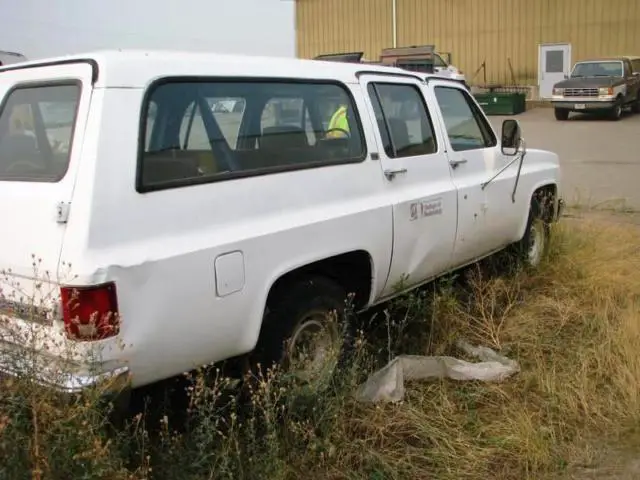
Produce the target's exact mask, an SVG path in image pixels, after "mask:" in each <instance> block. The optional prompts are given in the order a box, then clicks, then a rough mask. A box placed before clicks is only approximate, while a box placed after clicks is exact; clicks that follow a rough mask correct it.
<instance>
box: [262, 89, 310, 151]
mask: <svg viewBox="0 0 640 480" xmlns="http://www.w3.org/2000/svg"><path fill="white" fill-rule="evenodd" d="M286 126H292V127H295V128H299V129H302V130H304V132H305V133H306V135H307V141H308V142H309V145H315V144H316V140H317V139H316V132H314V131H313V125H312V124H311V119H310V117H309V109H308V108H307V106H306V105H305V103H304V99H302V98H296V97H294V98H289V97H274V98H271V99H269V101H268V102H267V103H266V105H265V107H264V110H263V111H262V117H261V119H260V131H261V132H264V131H265V129H267V131H268V129H270V128H273V127H275V128H281V127H286Z"/></svg>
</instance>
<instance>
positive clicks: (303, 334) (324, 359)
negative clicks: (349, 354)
mask: <svg viewBox="0 0 640 480" xmlns="http://www.w3.org/2000/svg"><path fill="white" fill-rule="evenodd" d="M332 320H333V319H332V318H331V317H330V316H329V315H327V313H326V312H313V313H310V314H309V315H307V316H306V317H305V318H303V319H302V321H301V322H300V323H299V324H298V326H297V327H296V329H295V330H294V332H293V335H292V336H291V339H290V340H289V345H288V348H287V370H288V373H290V374H292V375H293V376H295V377H296V378H298V379H299V380H302V381H303V382H306V383H315V382H318V381H320V380H322V379H323V378H327V377H328V376H330V375H331V373H332V372H333V370H334V369H335V368H336V365H337V363H338V355H339V352H340V348H339V344H338V342H339V335H338V333H337V331H336V328H335V326H334V325H335V322H333V321H332Z"/></svg>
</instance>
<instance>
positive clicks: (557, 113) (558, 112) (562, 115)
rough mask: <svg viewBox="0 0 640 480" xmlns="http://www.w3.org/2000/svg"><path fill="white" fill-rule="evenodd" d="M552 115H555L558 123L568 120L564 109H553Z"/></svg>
mask: <svg viewBox="0 0 640 480" xmlns="http://www.w3.org/2000/svg"><path fill="white" fill-rule="evenodd" d="M553 114H554V115H555V117H556V120H559V121H564V120H568V119H569V110H566V109H564V108H556V109H554V111H553Z"/></svg>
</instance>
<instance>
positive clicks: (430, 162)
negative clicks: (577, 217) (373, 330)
mask: <svg viewBox="0 0 640 480" xmlns="http://www.w3.org/2000/svg"><path fill="white" fill-rule="evenodd" d="M0 100H1V105H0V213H1V217H2V228H3V234H2V236H1V237H0V270H1V271H2V279H1V282H2V284H1V288H2V292H1V294H0V316H1V317H2V325H1V327H2V328H1V329H0V330H1V331H2V332H3V333H2V336H1V337H0V354H1V356H0V360H1V361H0V371H2V372H4V374H5V375H18V374H19V372H20V358H22V357H21V356H20V353H25V352H27V351H28V352H31V353H33V354H34V357H33V358H35V361H36V363H37V365H38V367H37V368H35V369H32V374H33V375H34V377H35V378H36V380H37V381H38V382H41V383H42V384H45V385H48V386H52V387H55V388H57V389H59V390H61V391H64V392H78V391H82V390H83V389H84V388H87V387H89V386H92V385H94V384H96V383H97V382H100V381H101V380H104V379H107V378H111V379H114V378H125V377H126V378H127V381H128V382H129V385H130V386H132V387H134V388H135V387H139V386H143V385H146V384H150V383H153V382H156V381H158V380H161V379H166V378H170V377H172V376H175V375H178V374H181V373H182V372H185V371H188V370H190V369H193V368H196V367H199V366H202V365H207V364H211V363H212V362H217V361H220V360H223V359H228V358H231V357H239V356H240V357H242V356H243V355H245V354H249V353H250V352H253V354H256V352H258V353H257V354H256V355H258V357H259V359H260V360H261V361H262V362H263V363H264V362H265V361H272V360H273V361H281V362H284V363H287V362H289V361H290V360H291V359H293V358H294V357H295V355H297V352H298V350H296V349H297V348H298V347H299V346H303V345H304V346H307V347H309V348H313V346H314V345H318V347H317V349H318V352H320V353H318V355H321V350H322V348H321V345H326V344H327V342H329V344H330V345H334V346H338V347H339V349H342V348H343V347H344V345H343V343H344V341H343V338H344V337H343V336H341V335H340V333H339V329H338V328H339V322H337V323H336V322H331V321H329V320H328V318H330V317H331V316H330V315H329V313H331V312H334V313H335V312H337V313H338V320H340V319H342V318H343V312H344V309H345V300H346V299H347V297H349V298H350V299H351V301H352V302H353V304H354V306H355V308H356V309H357V310H364V309H366V308H368V307H371V306H373V305H375V304H379V303H380V302H383V301H386V300H388V299H390V298H392V297H394V296H396V295H399V294H401V293H402V292H405V291H407V290H410V289H412V288H415V287H417V286H419V285H421V284H424V283H425V282H428V281H431V280H433V279H435V278H437V277H439V276H441V275H443V274H445V273H448V272H451V271H453V270H456V269H458V268H461V267H463V266H465V265H468V264H471V263H473V262H476V261H477V260H479V259H481V258H483V257H486V256H488V255H491V254H493V253H495V252H498V251H500V250H503V249H505V248H507V247H509V248H512V247H516V248H515V250H517V251H518V252H520V254H521V255H522V259H524V260H525V261H526V262H528V263H529V264H531V265H534V266H535V265H537V264H538V262H539V261H540V258H541V254H542V253H543V251H544V247H545V245H546V242H547V234H548V227H549V225H550V224H551V223H552V222H554V221H556V220H557V219H558V217H559V210H560V207H561V205H562V204H561V201H560V200H559V188H560V168H559V162H558V156H557V155H555V154H554V153H550V152H547V151H542V150H535V149H531V148H529V149H527V148H526V146H525V144H524V142H523V141H522V139H521V137H520V127H519V125H518V123H517V121H516V120H511V119H509V120H505V122H504V124H503V128H502V132H501V135H500V136H498V135H496V133H495V132H494V130H493V129H492V127H491V125H490V123H489V122H488V121H487V118H486V117H485V115H484V114H483V112H482V110H481V109H480V107H479V106H478V104H477V103H476V102H475V101H474V99H473V97H472V96H471V95H470V94H469V93H468V91H467V90H466V89H465V88H464V86H463V85H461V84H460V83H459V82H455V81H452V80H446V79H442V78H437V77H429V76H427V77H425V76H424V75H423V74H416V73H412V72H409V71H406V70H402V69H399V68H394V67H384V66H373V65H362V64H349V63H333V62H323V61H313V60H298V59H281V58H262V57H245V56H236V55H233V56H232V55H218V54H204V53H186V52H169V51H152V52H141V51H103V52H96V53H91V54H87V55H79V56H68V57H62V58H54V59H47V60H40V61H28V62H24V63H21V64H15V65H11V66H7V67H4V68H1V69H0ZM216 105H232V106H233V107H232V108H217V107H215V106H216ZM336 112H342V113H341V114H342V115H344V117H343V118H342V120H343V121H342V122H341V123H340V125H341V126H340V127H334V126H332V125H333V124H332V121H331V119H332V118H333V117H334V114H335V113H336ZM398 285H402V288H400V289H398V288H397V287H398ZM34 305H35V306H34ZM333 316H335V315H333ZM311 333H316V334H319V335H315V336H314V335H310V334H311ZM307 337H309V338H315V339H316V343H312V344H308V343H305V342H304V339H305V338H307ZM285 340H289V341H285ZM66 352H72V354H67V353H66ZM16 353H17V354H18V355H15V354H16ZM314 358H315V357H314ZM88 359H91V360H88ZM16 362H17V363H16ZM60 366H64V368H65V369H64V371H65V372H66V373H65V374H64V375H63V376H54V373H53V372H54V370H55V369H57V368H58V367H60ZM54 367H55V368H54ZM55 371H58V370H55Z"/></svg>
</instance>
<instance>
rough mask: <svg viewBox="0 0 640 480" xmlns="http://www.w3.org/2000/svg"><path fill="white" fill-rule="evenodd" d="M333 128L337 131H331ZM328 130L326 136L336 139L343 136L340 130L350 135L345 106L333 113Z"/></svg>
mask: <svg viewBox="0 0 640 480" xmlns="http://www.w3.org/2000/svg"><path fill="white" fill-rule="evenodd" d="M335 128H337V129H339V130H333V131H331V130H332V129H335ZM328 130H329V133H328V134H327V136H331V137H337V138H340V137H344V136H345V134H344V132H342V131H341V130H344V131H346V132H347V133H350V130H349V122H348V120H347V107H346V106H345V105H341V106H340V108H338V109H337V110H336V111H335V113H334V114H333V115H332V116H331V120H330V121H329V126H328Z"/></svg>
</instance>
